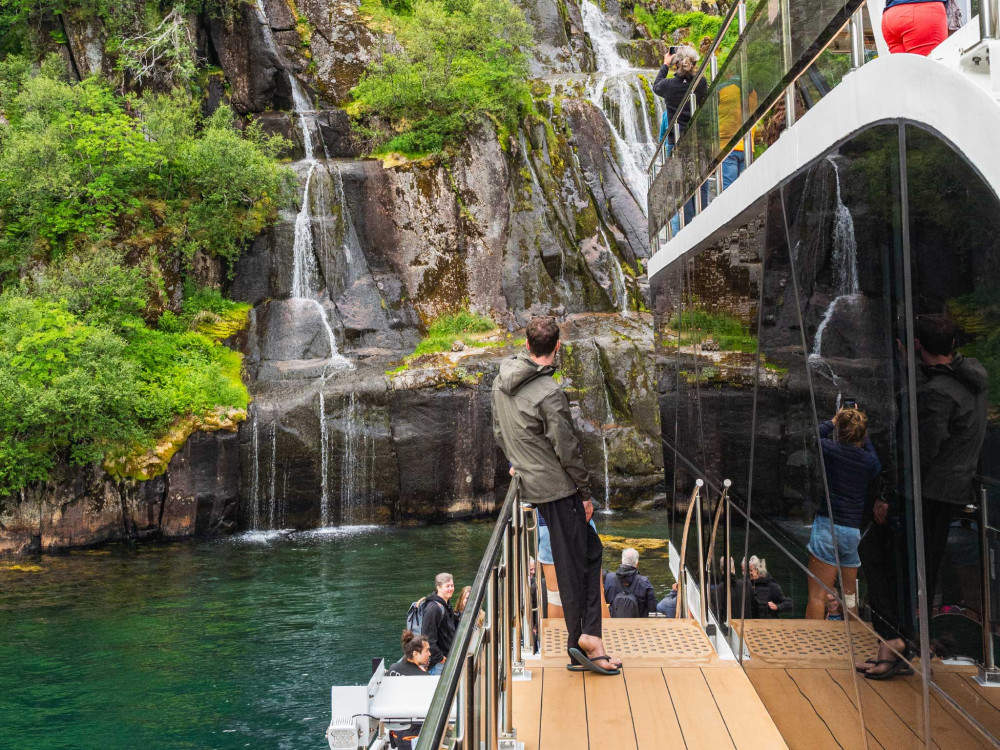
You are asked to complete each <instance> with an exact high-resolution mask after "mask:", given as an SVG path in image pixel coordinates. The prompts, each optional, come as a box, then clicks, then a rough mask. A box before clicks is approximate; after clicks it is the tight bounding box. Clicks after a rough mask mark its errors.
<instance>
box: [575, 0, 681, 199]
mask: <svg viewBox="0 0 1000 750" xmlns="http://www.w3.org/2000/svg"><path fill="white" fill-rule="evenodd" d="M580 7H581V11H582V14H583V26H584V30H585V31H586V32H587V35H588V36H589V37H590V43H591V45H592V47H593V48H594V53H595V55H596V57H597V71H598V72H597V74H596V75H595V77H594V80H593V82H592V83H591V85H590V86H589V87H588V89H587V99H588V100H589V101H590V102H591V103H592V104H593V105H594V106H596V107H597V108H598V109H600V110H601V111H602V112H603V113H604V116H605V118H606V119H607V121H608V124H609V126H610V130H611V137H612V140H613V141H614V150H615V155H616V156H617V165H618V168H619V169H620V171H621V178H622V181H623V182H624V183H625V185H626V187H627V188H628V190H629V192H630V193H632V197H633V198H635V201H636V203H638V204H639V208H640V209H642V212H643V214H645V213H646V195H647V193H648V191H649V182H648V177H647V175H646V167H647V165H648V164H649V162H650V161H651V160H652V158H653V155H654V153H655V152H656V145H657V136H658V135H659V129H660V127H659V118H660V117H662V104H661V103H660V102H659V101H658V97H654V100H655V101H654V103H653V106H654V110H655V114H656V117H655V120H656V122H652V120H653V119H654V118H652V117H650V112H649V102H648V100H647V98H646V90H647V89H646V85H645V84H644V82H643V80H642V79H641V78H640V76H641V75H642V74H643V72H642V71H639V70H635V69H633V68H632V66H631V65H630V64H629V62H628V60H626V59H625V58H623V57H622V56H621V55H620V54H618V44H619V42H620V41H621V39H620V38H619V36H618V34H617V32H615V30H614V29H613V28H612V26H611V23H610V21H608V18H607V16H606V15H605V14H604V13H603V12H602V11H601V10H600V8H598V7H597V6H596V5H594V4H593V3H591V2H589V0H583V2H582V3H581V5H580Z"/></svg>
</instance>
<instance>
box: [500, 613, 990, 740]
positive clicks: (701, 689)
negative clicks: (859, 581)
mask: <svg viewBox="0 0 1000 750" xmlns="http://www.w3.org/2000/svg"><path fill="white" fill-rule="evenodd" d="M842 628H843V626H842V625H841V626H840V628H839V629H838V627H837V626H835V625H834V624H832V623H826V622H821V623H817V622H813V621H802V620H770V621H756V622H753V623H751V622H750V621H748V622H747V628H746V631H745V633H744V637H745V641H746V643H747V646H748V648H750V650H751V651H750V657H751V658H750V660H749V661H747V662H746V664H745V666H746V669H745V670H744V669H743V668H741V667H740V666H739V665H737V664H736V663H735V662H734V661H731V660H729V661H727V660H723V659H720V658H719V657H718V656H717V655H716V654H715V651H714V650H713V648H712V645H711V642H710V641H709V639H708V638H707V637H706V636H705V634H704V633H703V632H702V630H701V629H700V628H699V627H698V625H697V624H696V623H695V622H694V621H692V620H664V619H649V620H605V621H604V630H605V633H604V636H605V642H606V644H607V645H608V647H609V650H610V651H611V653H613V654H615V655H617V656H619V657H621V658H622V661H623V662H624V669H623V670H622V674H620V675H618V676H615V677H606V676H601V675H595V674H589V673H580V672H570V671H568V670H567V669H566V668H565V664H566V661H567V658H566V655H565V651H564V649H565V642H566V640H565V639H566V635H565V629H564V626H563V623H562V622H561V621H549V620H546V621H545V622H544V624H543V630H542V654H541V658H540V659H538V660H536V661H534V662H532V661H529V662H527V667H528V669H530V670H531V672H532V679H531V680H530V681H525V682H515V683H514V706H513V709H514V726H515V727H516V728H517V736H518V740H520V741H522V742H524V746H525V750H538V749H541V750H562V749H563V748H588V749H589V750H599V749H601V748H624V749H625V750H647V749H648V750H659V748H678V747H680V748H708V749H711V750H714V749H715V748H720V749H722V750H725V749H726V748H734V749H736V750H743V748H746V749H747V750H751V749H752V750H770V749H771V748H775V749H776V750H780V749H781V748H791V750H800V749H801V750H863V749H864V748H865V747H867V748H870V749H871V750H880V749H882V748H884V749H885V750H896V749H897V748H904V749H907V750H908V749H909V748H914V749H915V748H923V747H924V744H923V741H922V734H923V726H924V721H923V696H922V693H921V686H920V681H919V678H918V677H910V678H899V679H894V680H887V681H884V682H877V681H871V680H865V679H863V678H859V679H856V678H855V674H854V671H853V667H852V664H853V660H854V658H855V657H854V654H852V653H851V650H850V648H849V647H848V643H847V640H846V638H845V637H844V633H843V630H842ZM852 635H853V636H854V638H855V640H856V641H857V642H858V643H860V644H861V646H866V645H867V646H870V647H872V648H873V647H874V645H875V642H874V638H873V637H872V638H871V641H872V642H871V644H868V638H867V636H868V635H870V633H869V634H867V635H866V633H865V632H864V631H862V632H860V633H853V634H852ZM862 653H863V652H862ZM866 655H867V654H866ZM859 656H860V654H859ZM861 658H863V657H861ZM973 674H974V670H973V669H972V668H968V667H949V666H946V665H942V664H938V663H937V662H935V663H934V678H933V679H934V681H935V682H936V683H937V684H939V685H940V686H941V687H942V688H943V689H945V690H947V692H948V694H949V695H950V696H952V697H954V698H955V699H956V700H958V701H959V703H960V704H961V705H962V706H963V708H964V709H965V710H966V711H968V712H969V713H970V714H971V715H972V716H973V717H975V718H976V720H978V721H979V722H980V723H981V724H982V725H983V726H984V727H985V728H986V729H987V730H989V731H991V732H994V733H995V734H996V736H1000V690H997V689H995V688H993V689H990V688H983V687H981V686H980V685H978V684H977V683H976V682H975V680H973V678H972V677H973ZM862 715H863V716H864V724H862V721H861V717H862ZM863 727H867V728H866V729H863ZM863 732H864V734H863ZM931 735H932V736H931V738H932V740H933V743H932V745H931V746H932V747H934V748H938V749H939V750H953V749H954V750H974V749H975V748H988V747H993V745H991V744H990V743H989V742H988V741H987V740H986V739H985V738H983V737H982V735H980V734H979V733H978V732H977V731H976V730H975V729H974V728H973V727H972V726H971V725H970V724H968V722H966V721H965V720H964V719H962V718H961V717H959V716H958V715H957V714H956V713H955V712H954V710H953V709H952V708H951V706H950V705H949V704H948V702H947V701H946V700H945V699H943V698H941V697H940V696H938V695H936V693H935V692H934V690H932V691H931Z"/></svg>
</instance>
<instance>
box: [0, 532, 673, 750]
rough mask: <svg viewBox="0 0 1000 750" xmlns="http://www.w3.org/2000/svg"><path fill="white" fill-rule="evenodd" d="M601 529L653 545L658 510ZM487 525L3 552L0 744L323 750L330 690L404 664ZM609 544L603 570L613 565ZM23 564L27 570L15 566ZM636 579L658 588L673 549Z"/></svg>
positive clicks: (464, 573)
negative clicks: (437, 593)
mask: <svg viewBox="0 0 1000 750" xmlns="http://www.w3.org/2000/svg"><path fill="white" fill-rule="evenodd" d="M598 523H599V525H600V527H601V531H602V533H611V534H619V535H628V536H635V537H654V536H655V537H663V536H664V535H665V527H664V526H663V524H662V522H661V520H660V517H659V516H656V515H648V514H647V515H642V516H628V517H623V516H620V515H618V516H614V517H612V518H599V519H598ZM492 526H493V524H492V522H491V521H476V522H454V523H450V524H447V525H442V526H428V527H421V528H405V529H399V528H356V529H350V530H331V531H329V532H326V533H316V532H314V533H304V534H281V535H277V536H273V537H271V538H265V537H262V536H260V535H256V536H254V535H244V536H241V537H237V538H233V539H228V540H223V541H218V542H190V543H178V544H168V545H146V546H139V547H135V548H128V547H124V546H112V547H107V548H104V549H100V550H91V551H80V552H73V553H70V554H67V555H61V556H52V557H48V556H47V557H43V558H40V559H37V560H23V561H16V563H15V561H6V562H0V665H3V667H2V669H0V747H3V748H7V747H10V748H16V749H17V750H21V749H22V748H23V749H24V750H29V749H30V750H54V749H55V748H60V749H61V748H67V749H68V748H74V749H75V750H77V749H78V750H86V749H90V748H93V749H94V750H118V749H119V748H122V749H124V748H129V749H131V748H140V747H144V746H145V747H149V748H156V750H165V749H167V748H199V749H200V748H244V747H251V748H295V749H296V750H297V749H298V748H322V747H325V743H324V741H323V732H324V731H325V729H326V725H327V723H328V722H329V717H330V706H329V695H330V692H329V691H330V686H331V685H334V684H361V683H364V682H367V680H368V677H369V675H370V674H371V658H372V657H377V656H384V657H390V658H392V659H393V660H395V659H396V658H398V652H399V645H398V638H399V633H400V631H401V630H402V627H403V624H404V620H405V617H406V610H407V608H408V606H409V604H410V602H411V601H413V600H414V599H416V598H418V597H420V596H423V595H424V594H427V593H429V592H430V590H431V589H432V588H433V586H432V581H433V577H434V575H435V574H436V573H438V572H440V571H441V570H448V571H449V572H451V573H453V574H454V575H455V577H456V585H458V586H463V585H467V584H471V583H472V577H473V576H474V574H475V571H476V568H477V567H478V565H479V560H480V557H481V555H482V552H483V549H484V548H485V546H486V542H487V541H488V539H489V535H490V531H491V530H492ZM616 556H617V553H616V552H614V551H613V550H611V549H609V550H608V551H607V553H606V560H605V567H609V568H614V567H615V566H616V565H617V560H616V559H615V558H616ZM12 564H16V565H17V566H18V567H20V568H23V569H17V568H15V567H12ZM643 571H644V572H646V573H648V574H649V575H650V576H651V577H652V578H653V580H654V583H656V584H657V590H658V591H660V592H661V593H665V591H666V590H667V588H669V574H668V573H666V560H665V553H664V552H663V551H661V550H656V551H651V552H650V553H649V554H648V555H647V556H645V557H644V560H643Z"/></svg>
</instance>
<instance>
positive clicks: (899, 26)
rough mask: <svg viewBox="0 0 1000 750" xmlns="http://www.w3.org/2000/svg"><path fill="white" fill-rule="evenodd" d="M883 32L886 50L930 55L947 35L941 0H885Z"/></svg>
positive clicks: (946, 16)
mask: <svg viewBox="0 0 1000 750" xmlns="http://www.w3.org/2000/svg"><path fill="white" fill-rule="evenodd" d="M882 36H883V38H884V39H885V43H886V44H887V45H889V52H890V53H891V54H894V55H895V54H897V53H899V52H909V53H910V54H912V55H923V56H924V57H926V56H927V55H929V54H930V53H931V52H932V51H933V50H934V48H935V47H937V46H938V45H939V44H941V42H943V41H944V40H945V39H947V38H948V13H947V11H946V9H945V4H944V3H943V2H942V0H886V4H885V10H883V11H882Z"/></svg>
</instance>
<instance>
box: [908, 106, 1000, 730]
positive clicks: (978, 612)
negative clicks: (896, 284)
mask: <svg viewBox="0 0 1000 750" xmlns="http://www.w3.org/2000/svg"><path fill="white" fill-rule="evenodd" d="M905 132H906V174H907V188H908V194H909V219H910V225H909V237H910V253H911V265H912V269H913V278H912V284H913V299H914V307H915V310H914V312H915V314H916V315H917V316H918V317H917V319H916V322H915V339H916V340H915V341H914V342H913V348H914V350H915V351H916V355H917V356H918V357H919V359H918V363H919V366H920V373H919V375H920V378H918V380H917V391H916V401H917V426H916V427H917V435H918V440H919V448H920V465H921V472H920V479H921V502H920V503H919V510H920V511H921V512H922V514H923V528H924V559H925V563H926V581H927V598H928V601H927V612H928V620H929V633H928V639H929V642H930V646H931V649H932V651H933V653H934V656H935V659H934V661H933V662H932V668H933V672H932V675H931V679H932V681H933V683H934V685H935V686H936V687H937V688H938V689H940V690H941V691H943V693H945V694H946V695H947V696H948V697H950V698H951V699H952V700H954V701H955V702H956V703H957V704H958V705H959V706H960V709H961V712H962V714H963V716H964V717H965V718H966V720H967V721H966V722H965V725H964V726H963V727H962V731H963V732H966V733H971V734H975V731H974V728H973V725H972V722H978V723H979V724H980V725H982V726H984V727H992V730H993V732H994V733H995V732H996V731H997V729H998V725H1000V713H998V712H997V711H990V710H987V709H985V705H984V704H983V703H982V701H981V698H983V697H993V696H1000V687H992V688H982V687H980V686H979V685H977V684H976V683H975V680H974V676H975V674H976V671H977V670H976V666H975V665H976V664H977V663H979V664H981V663H982V662H983V661H984V660H985V659H987V658H988V651H989V648H988V646H989V645H991V643H992V645H994V646H995V645H996V640H997V634H998V632H1000V629H998V625H1000V619H998V617H997V614H998V613H997V601H996V599H997V597H998V594H1000V592H998V591H997V585H996V584H997V582H996V579H995V576H996V573H995V570H996V567H995V566H996V562H995V560H996V554H997V551H998V550H997V532H996V531H995V530H994V529H995V528H997V527H998V526H1000V524H998V523H997V521H998V520H1000V519H996V518H993V519H992V520H990V521H989V522H988V526H987V528H986V529H985V530H984V529H983V528H982V521H983V503H984V502H985V503H986V505H987V511H988V512H991V513H992V514H994V515H995V514H996V513H997V511H998V510H1000V509H998V508H997V507H996V506H997V494H998V493H997V491H996V485H995V484H994V482H996V481H997V480H1000V276H998V269H1000V244H998V241H997V238H998V237H1000V219H998V217H1000V201H998V199H997V196H996V194H995V193H994V191H993V190H992V189H991V188H990V186H989V185H987V184H986V183H984V182H983V180H982V179H981V178H980V177H979V175H978V174H977V172H976V170H975V169H974V168H973V166H972V165H970V164H969V163H968V162H967V161H966V160H965V159H964V158H963V157H962V156H961V155H960V154H958V153H957V152H956V151H955V150H954V149H952V148H951V146H949V144H948V143H946V142H945V141H943V140H941V139H940V138H938V137H937V136H936V135H934V134H932V133H930V132H927V131H925V130H922V129H920V128H918V127H916V126H912V125H907V126H906V127H905ZM952 326H957V328H955V329H954V330H953V329H952ZM942 332H943V334H942ZM942 335H943V339H954V344H955V352H954V354H952V353H951V352H949V351H948V350H949V349H951V347H950V346H949V344H948V341H944V343H942V341H941V339H942ZM917 341H919V342H920V345H919V347H918V345H917ZM938 350H943V351H945V353H946V354H945V355H940V356H938V357H937V358H935V354H934V353H935V352H936V351H938ZM949 358H950V361H947V360H948V359H949ZM945 391H947V395H945V394H944V392H945ZM976 474H980V475H982V476H983V480H982V481H980V480H978V479H977V477H976V476H975V475H976ZM984 487H985V490H986V491H985V493H984V492H983V491H982V490H983V488H984ZM984 532H985V533H984ZM984 543H985V549H984V548H983V544H984ZM984 553H985V554H987V555H988V556H989V557H987V562H988V563H989V565H987V566H986V570H987V571H988V578H989V580H988V581H987V586H986V587H985V588H984V585H983V571H984V565H983V563H984V559H983V556H984ZM984 595H985V596H986V597H989V598H990V599H991V600H992V601H991V602H990V605H989V606H985V604H984ZM984 691H988V692H987V693H986V695H985V696H984ZM995 700H996V705H1000V698H995ZM935 729H936V726H935V727H932V734H933V738H934V739H935V741H938V740H937V736H936V733H935ZM943 731H944V730H943V729H942V732H943ZM960 736H964V735H960ZM995 736H996V737H998V738H1000V735H995Z"/></svg>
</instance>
